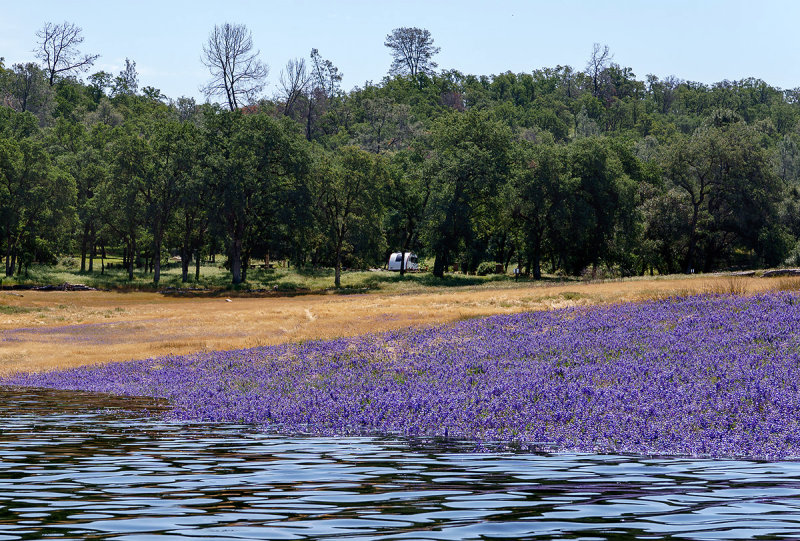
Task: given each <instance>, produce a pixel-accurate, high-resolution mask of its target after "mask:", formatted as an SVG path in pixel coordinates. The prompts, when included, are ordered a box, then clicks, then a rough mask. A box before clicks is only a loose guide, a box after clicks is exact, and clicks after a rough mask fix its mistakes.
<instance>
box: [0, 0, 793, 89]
mask: <svg viewBox="0 0 800 541" xmlns="http://www.w3.org/2000/svg"><path fill="white" fill-rule="evenodd" d="M65 20H66V21H70V22H73V23H75V24H77V25H78V26H80V27H82V28H83V35H84V37H85V41H84V43H83V46H82V50H83V52H86V53H97V54H100V55H101V57H100V59H99V60H98V62H97V63H96V65H95V68H94V69H93V70H92V71H99V70H101V69H102V70H105V71H108V72H111V73H113V74H114V75H116V74H117V73H118V72H119V71H120V70H121V69H122V67H123V66H124V61H125V58H126V57H127V58H130V59H131V60H134V61H135V62H136V67H137V70H138V72H139V84H140V87H141V86H148V85H149V86H154V87H157V88H160V89H161V91H162V92H164V93H165V94H166V95H167V96H169V97H173V98H175V97H178V96H194V97H196V98H201V93H200V91H199V90H198V89H199V87H200V86H201V85H202V84H203V83H205V82H206V80H207V78H208V72H207V70H206V68H205V67H204V66H203V65H202V64H201V62H200V53H201V47H202V44H203V43H204V41H205V40H206V39H207V37H208V34H209V32H210V31H211V29H212V28H213V26H214V25H215V24H220V23H223V22H231V23H243V24H245V25H247V27H248V28H249V29H250V30H251V31H252V33H253V40H254V43H255V46H256V47H257V48H258V49H260V50H261V59H262V60H263V61H264V62H266V63H267V64H268V65H269V66H270V77H269V87H268V89H267V91H266V93H267V95H271V94H273V93H274V91H275V84H276V83H277V81H278V77H279V74H280V71H281V68H282V66H284V65H285V63H286V61H287V60H288V59H289V58H293V57H308V54H309V52H310V50H311V48H312V47H316V48H318V49H319V51H320V53H321V55H322V56H323V58H328V59H330V60H332V61H333V63H334V64H335V65H336V66H338V67H339V69H340V71H341V72H342V73H343V74H344V79H343V88H344V89H346V90H349V89H351V88H353V87H354V86H362V85H363V84H364V82H365V81H374V82H379V81H380V80H381V78H382V77H384V76H385V75H386V73H387V71H388V69H389V64H390V56H389V52H388V50H387V49H386V47H384V45H383V42H384V38H385V36H386V34H388V33H389V32H390V31H391V30H392V29H393V28H397V27H400V26H417V27H421V28H427V29H428V30H430V31H431V34H432V35H433V38H434V40H435V44H436V45H438V46H439V47H441V49H442V51H441V53H440V54H439V55H437V57H436V58H435V60H437V61H438V63H439V68H444V69H457V70H460V71H462V72H464V73H472V74H476V75H491V74H495V73H501V72H504V71H508V70H511V71H514V72H523V71H528V72H529V71H531V70H533V69H537V68H541V67H545V66H549V67H552V66H556V65H558V64H562V65H567V64H568V65H571V66H573V67H574V68H576V69H580V70H582V69H584V68H585V66H586V60H587V59H588V57H589V54H590V52H591V49H592V44H593V43H595V42H597V43H601V44H607V45H608V46H609V48H610V49H611V52H612V53H613V54H614V61H615V62H617V63H618V64H620V65H622V66H627V67H631V68H633V71H634V73H635V74H636V76H637V77H638V78H639V79H644V77H645V75H646V74H648V73H653V74H655V75H658V76H659V77H665V76H668V75H675V76H677V77H679V78H681V79H687V80H692V81H700V82H704V83H713V82H717V81H720V80H723V79H731V80H733V79H741V78H744V77H758V78H761V79H764V80H765V81H767V82H768V83H770V84H772V85H775V86H779V87H781V88H795V87H800V62H799V61H798V60H799V59H800V35H799V34H798V32H797V28H798V23H800V2H797V1H792V0H785V1H778V0H760V1H758V2H756V1H754V0H751V1H744V0H729V1H722V0H639V1H634V0H624V1H623V0H619V1H613V0H565V1H558V0H549V1H547V0H529V1H525V0H494V1H480V0H460V1H451V0H427V1H425V0H393V1H385V0H342V1H334V0H328V1H324V0H296V1H292V0H282V1H272V0H265V1H256V0H227V1H225V2H221V1H219V0H216V1H213V2H212V1H208V0H192V1H170V0H160V1H153V0H138V1H135V2H134V1H121V0H102V1H99V0H82V1H79V0H29V1H28V2H19V1H18V0H14V1H11V0H0V56H2V57H5V63H6V65H7V66H8V65H11V64H13V63H17V62H27V61H32V60H34V56H33V52H32V50H33V48H34V46H35V43H36V37H35V34H36V31H37V30H38V29H39V28H41V27H42V25H43V24H44V23H45V22H47V21H51V22H62V21H65ZM201 101H202V100H201Z"/></svg>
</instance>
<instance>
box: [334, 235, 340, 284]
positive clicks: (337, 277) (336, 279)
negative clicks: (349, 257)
mask: <svg viewBox="0 0 800 541" xmlns="http://www.w3.org/2000/svg"><path fill="white" fill-rule="evenodd" d="M333 285H334V286H336V287H337V288H339V287H341V285H342V241H339V242H337V243H336V271H335V273H334V277H333Z"/></svg>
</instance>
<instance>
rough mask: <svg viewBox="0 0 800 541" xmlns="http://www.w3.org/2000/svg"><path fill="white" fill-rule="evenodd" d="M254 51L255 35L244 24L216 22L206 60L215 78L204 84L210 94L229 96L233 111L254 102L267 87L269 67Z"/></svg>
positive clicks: (204, 47) (207, 43)
mask: <svg viewBox="0 0 800 541" xmlns="http://www.w3.org/2000/svg"><path fill="white" fill-rule="evenodd" d="M259 52H260V51H253V36H252V34H251V33H250V31H249V30H248V29H247V27H246V26H245V25H243V24H231V23H225V24H223V25H221V26H220V25H215V26H214V30H213V31H212V32H211V34H210V35H209V36H208V41H207V42H206V43H205V44H204V45H203V57H202V61H203V64H205V66H206V67H207V68H208V69H209V71H210V72H211V81H209V83H208V84H207V85H206V86H204V87H203V88H202V90H203V92H204V93H205V95H206V97H210V96H225V98H226V100H227V101H228V107H230V109H231V111H233V110H235V109H238V108H239V105H240V103H243V102H252V101H254V100H255V97H256V96H257V95H258V93H259V92H261V89H263V88H264V83H265V81H266V78H267V75H268V74H269V67H268V66H267V65H266V64H264V63H263V62H261V61H260V60H259V59H258V54H259Z"/></svg>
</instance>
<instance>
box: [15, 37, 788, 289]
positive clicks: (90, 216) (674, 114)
mask: <svg viewBox="0 0 800 541" xmlns="http://www.w3.org/2000/svg"><path fill="white" fill-rule="evenodd" d="M37 37H38V38H39V41H38V49H37V50H38V51H39V59H40V61H41V64H36V63H28V64H24V65H23V64H13V65H9V66H6V65H5V63H4V62H3V61H0V250H2V252H0V253H1V254H2V257H3V260H4V264H5V274H6V276H11V275H13V274H14V273H24V272H25V270H26V268H27V267H28V266H29V265H31V264H32V263H34V262H53V261H55V260H56V259H57V257H58V256H59V255H60V254H66V253H74V254H80V268H81V271H93V270H94V269H95V266H96V263H95V261H96V260H97V259H98V257H102V255H103V254H106V253H108V252H111V253H114V254H118V255H121V256H122V258H123V263H124V266H125V267H126V269H127V272H128V274H129V277H130V278H131V279H132V278H133V273H134V271H135V269H137V268H139V269H144V270H146V271H147V272H151V273H152V277H153V281H154V283H156V284H158V282H159V280H160V276H161V267H162V265H163V264H164V262H165V261H167V260H168V258H169V256H170V255H173V254H177V255H180V256H181V262H182V266H183V268H182V271H183V272H182V278H183V280H184V281H187V282H188V281H191V280H192V278H193V277H192V274H194V275H195V279H197V278H199V268H200V267H199V264H200V261H201V260H202V259H203V258H209V257H213V254H216V253H225V254H227V258H226V261H227V263H226V264H227V265H228V266H229V268H230V272H231V280H232V282H233V283H234V284H238V283H241V282H243V281H245V280H246V279H247V271H248V268H250V265H251V264H252V263H253V262H255V261H268V260H269V259H270V258H272V259H284V260H288V261H290V262H291V263H292V264H293V265H297V266H330V267H334V268H335V269H336V271H335V283H336V285H337V286H338V285H339V283H340V275H341V269H342V268H366V267H370V266H382V265H383V264H384V263H385V261H386V260H387V258H388V255H389V253H391V252H393V251H412V250H413V251H415V252H417V253H418V254H419V255H420V256H422V257H427V258H431V259H433V269H432V270H433V273H434V275H436V276H443V274H444V272H446V270H447V269H448V268H450V267H451V266H453V265H458V266H459V267H460V268H461V269H464V270H466V271H471V272H475V271H477V270H478V268H479V266H480V265H481V263H483V262H493V263H494V264H501V265H503V267H504V268H508V266H517V267H519V268H520V269H521V270H522V272H523V273H526V274H527V273H529V274H531V275H532V276H533V277H534V278H537V279H539V278H541V276H542V274H543V273H563V274H567V275H578V274H581V273H591V274H592V275H594V274H596V273H598V272H601V273H605V274H613V275H619V276H630V275H641V274H645V273H656V272H657V273H661V274H666V273H676V272H695V271H696V272H705V271H712V270H717V269H722V268H755V267H765V266H777V265H782V264H798V263H800V244H798V240H800V218H799V216H800V214H798V208H799V207H800V152H798V141H799V140H800V104H798V98H799V97H800V89H794V90H781V89H779V88H776V87H773V86H770V85H768V84H767V83H766V82H764V81H761V80H757V79H745V80H741V81H722V82H719V83H716V84H713V85H706V84H700V83H696V82H691V81H684V80H680V79H677V78H676V77H667V78H664V79H661V78H658V77H656V76H653V75H648V76H646V77H645V78H644V79H640V78H637V77H636V75H635V74H634V73H633V72H632V70H631V69H630V68H625V67H622V66H620V65H619V64H617V63H615V62H614V61H613V56H612V55H611V54H610V51H609V50H608V48H607V47H602V46H599V45H596V46H595V47H594V48H593V50H592V51H591V52H590V57H589V60H588V62H587V64H586V67H585V69H584V70H583V71H580V70H576V69H574V68H572V67H569V66H556V67H553V68H541V69H537V70H533V71H531V72H526V73H511V72H505V73H500V74H496V75H491V76H486V75H481V76H476V75H469V74H463V73H460V72H458V71H455V70H441V71H437V70H436V68H437V67H438V66H437V65H436V63H435V62H434V61H433V57H434V55H435V54H436V53H437V52H438V50H439V49H438V47H435V46H434V42H433V38H432V37H431V35H430V33H429V32H428V31H427V30H423V29H418V28H399V29H395V30H394V31H393V32H392V33H390V34H389V35H387V37H386V42H385V45H386V47H387V48H388V50H389V53H390V56H391V59H392V64H391V68H390V73H389V75H387V76H386V77H384V78H383V79H382V80H381V81H380V82H379V83H367V84H365V85H364V86H363V87H356V88H353V89H352V90H350V91H343V90H342V89H341V80H342V74H341V72H340V71H339V68H338V67H337V66H336V65H335V63H334V62H333V61H332V60H329V59H326V58H324V57H323V56H322V54H321V53H320V51H319V50H318V49H312V50H311V53H310V55H309V57H308V58H295V59H291V60H289V61H288V62H287V64H286V66H285V68H284V69H283V70H282V71H281V73H280V78H279V90H278V92H277V94H276V95H275V96H273V97H271V98H264V97H262V94H261V93H262V91H263V88H264V81H265V77H266V76H267V73H268V68H267V66H266V64H263V63H262V62H261V61H260V60H259V53H258V51H254V50H253V43H252V37H251V35H250V33H249V31H248V30H247V29H246V28H245V27H244V26H242V25H232V24H225V25H221V26H218V27H215V29H214V31H213V32H212V33H211V35H210V36H209V38H208V41H207V42H206V44H205V45H204V46H203V47H202V51H203V60H204V63H205V64H206V66H208V68H209V74H210V80H209V83H208V84H207V85H206V86H205V87H204V90H205V92H206V93H207V95H208V96H209V98H212V97H214V96H217V97H220V98H221V99H222V100H221V101H222V104H217V103H203V104H198V103H196V102H195V100H194V99H192V98H186V97H179V98H176V99H171V98H169V97H167V96H164V95H163V94H162V93H161V91H160V90H158V89H156V88H154V87H149V86H146V87H143V88H141V89H140V88H139V83H138V74H137V72H136V64H135V62H134V61H132V60H130V59H128V60H126V66H125V68H124V69H123V70H121V71H120V73H119V74H117V75H113V74H109V73H105V72H102V71H100V72H96V73H93V74H91V75H89V76H88V77H87V78H86V80H85V81H84V80H81V78H80V76H81V74H82V73H85V72H86V71H88V70H89V69H90V67H91V65H92V64H93V62H94V60H95V59H96V58H97V57H96V56H95V55H85V54H81V53H80V52H79V45H80V43H81V42H82V36H81V29H80V28H79V27H76V26H75V25H73V24H70V23H63V24H61V25H54V24H51V23H48V24H47V25H45V26H44V28H43V29H42V31H41V32H40V33H39V34H38V35H37ZM231 60H236V61H235V62H232V61H231ZM192 263H194V265H195V268H194V273H192V268H191V266H190V265H191V264H192Z"/></svg>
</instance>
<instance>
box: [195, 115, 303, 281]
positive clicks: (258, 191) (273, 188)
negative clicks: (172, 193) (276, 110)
mask: <svg viewBox="0 0 800 541" xmlns="http://www.w3.org/2000/svg"><path fill="white" fill-rule="evenodd" d="M287 122H290V121H288V120H285V121H284V122H278V121H276V120H274V119H272V118H270V117H269V116H267V115H266V114H263V113H259V114H253V115H247V116H243V115H242V114H241V112H237V111H234V112H224V111H219V110H217V111H213V112H212V111H207V112H206V115H205V125H206V141H205V149H204V150H205V160H204V162H205V163H204V167H205V169H206V174H207V175H208V176H209V179H211V180H210V185H211V193H212V197H213V205H214V209H215V213H216V214H217V215H218V219H219V221H220V222H221V224H222V226H223V227H224V229H225V231H226V232H227V234H228V237H229V249H228V256H229V259H230V267H231V274H232V279H233V283H234V284H239V283H241V282H242V281H243V280H244V278H245V277H246V266H247V264H248V261H249V257H250V253H251V249H252V246H253V244H254V241H255V240H256V238H257V237H259V236H260V235H263V234H265V232H263V231H262V230H260V228H259V227H260V226H261V225H263V224H265V223H267V222H269V219H270V216H271V215H273V214H274V213H276V212H277V203H278V201H279V198H278V195H279V194H281V193H283V192H284V191H285V190H286V189H288V187H289V186H292V185H294V184H295V183H296V182H298V181H300V180H301V179H303V178H304V177H305V175H306V170H307V167H308V164H307V154H306V152H305V149H304V147H303V146H302V144H301V142H300V140H299V139H298V134H297V132H296V131H294V130H293V129H292V128H291V127H290V124H287Z"/></svg>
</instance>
